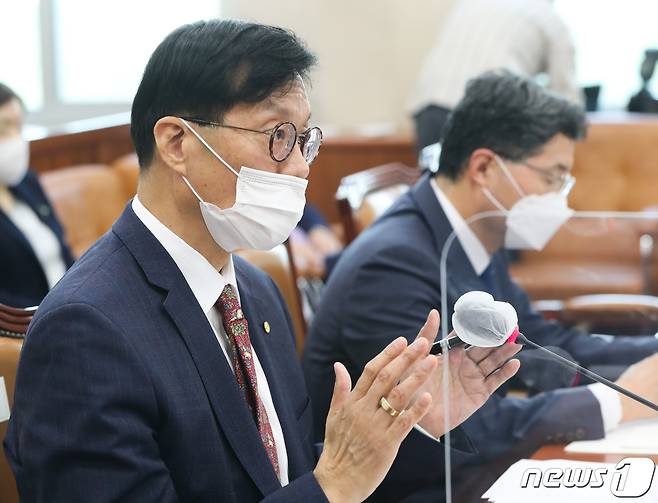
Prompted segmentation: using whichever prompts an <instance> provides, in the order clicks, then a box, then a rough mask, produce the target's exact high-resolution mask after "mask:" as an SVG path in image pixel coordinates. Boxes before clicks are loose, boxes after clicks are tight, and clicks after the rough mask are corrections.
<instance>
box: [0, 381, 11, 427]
mask: <svg viewBox="0 0 658 503" xmlns="http://www.w3.org/2000/svg"><path fill="white" fill-rule="evenodd" d="M8 419H9V400H7V387H6V386H5V378H4V377H0V423H2V422H4V421H7V420H8Z"/></svg>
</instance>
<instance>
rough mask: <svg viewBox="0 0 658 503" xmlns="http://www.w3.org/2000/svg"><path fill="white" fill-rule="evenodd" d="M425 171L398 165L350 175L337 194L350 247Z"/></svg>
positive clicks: (394, 164) (344, 230) (377, 167)
mask: <svg viewBox="0 0 658 503" xmlns="http://www.w3.org/2000/svg"><path fill="white" fill-rule="evenodd" d="M420 175H421V172H420V171H419V170H418V169H417V168H411V167H409V166H406V165H404V164H401V163H398V162H394V163H390V164H384V165H382V166H376V167H374V168H370V169H366V170H364V171H360V172H358V173H354V174H352V175H349V176H346V177H345V178H343V179H342V180H341V181H340V185H339V186H338V190H337V191H336V201H337V203H338V213H339V214H340V218H341V221H342V224H343V236H344V240H345V243H346V244H349V243H351V242H352V241H354V239H355V238H356V236H358V234H359V233H360V232H361V231H362V230H363V229H365V228H366V227H368V226H369V225H370V224H371V223H372V222H374V221H375V220H376V219H377V218H378V217H379V216H380V215H381V214H382V213H384V212H385V211H386V210H387V209H388V208H389V207H390V206H391V204H393V202H394V201H395V200H396V199H397V198H398V197H400V195H402V194H403V193H404V192H406V191H407V190H408V189H409V187H410V186H412V185H413V184H414V183H416V181H418V179H419V178H420Z"/></svg>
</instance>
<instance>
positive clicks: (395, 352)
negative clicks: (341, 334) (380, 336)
mask: <svg viewBox="0 0 658 503" xmlns="http://www.w3.org/2000/svg"><path fill="white" fill-rule="evenodd" d="M406 347H407V340H406V339H405V338H404V337H398V338H397V339H395V340H394V341H393V342H391V343H390V344H389V345H388V346H386V348H385V349H384V350H383V351H382V352H381V353H379V354H378V355H377V356H375V357H374V358H373V359H372V360H370V361H369V362H368V363H367V364H366V366H365V368H364V369H363V373H362V374H361V377H359V380H358V381H357V382H356V386H354V392H353V393H354V398H355V399H357V400H358V399H359V398H361V397H363V396H364V395H365V394H366V393H367V392H368V390H369V389H370V388H371V386H372V383H373V381H374V380H375V378H376V377H377V375H378V374H379V372H380V371H381V370H382V369H383V368H384V367H385V366H386V365H388V364H389V363H390V362H392V361H393V360H394V359H395V358H396V357H397V356H399V355H400V353H402V352H403V351H404V349H405V348H406Z"/></svg>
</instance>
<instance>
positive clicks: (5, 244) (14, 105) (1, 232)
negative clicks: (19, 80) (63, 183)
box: [0, 83, 73, 307]
mask: <svg viewBox="0 0 658 503" xmlns="http://www.w3.org/2000/svg"><path fill="white" fill-rule="evenodd" d="M23 114H24V109H23V102H22V101H21V99H20V98H19V97H18V95H17V94H16V93H15V92H14V91H13V90H12V89H10V88H9V87H7V86H6V85H4V84H2V83H0V303H2V304H6V305H9V306H13V307H30V306H36V305H38V304H39V303H40V302H41V301H42V300H43V298H44V297H45V296H46V294H47V293H48V290H50V288H51V287H52V286H53V285H54V284H55V283H57V281H59V279H60V278H61V277H62V276H63V275H64V273H65V272H66V270H67V269H68V268H69V267H71V264H73V257H72V256H71V251H70V250H69V247H68V245H67V244H66V241H65V239H64V230H63V229H62V226H61V224H60V223H59V221H58V220H57V217H56V215H55V212H54V211H53V208H52V206H51V205H50V202H49V201H48V198H47V197H46V194H45V193H44V191H43V188H42V187H41V184H40V183H39V179H38V178H37V176H36V175H35V174H34V173H32V172H30V171H29V170H28V162H29V145H28V142H27V141H26V140H25V139H24V138H22V136H21V133H22V129H23Z"/></svg>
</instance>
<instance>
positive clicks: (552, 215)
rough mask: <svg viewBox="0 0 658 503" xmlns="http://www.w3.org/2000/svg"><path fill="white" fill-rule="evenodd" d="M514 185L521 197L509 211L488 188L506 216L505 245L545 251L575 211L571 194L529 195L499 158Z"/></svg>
mask: <svg viewBox="0 0 658 503" xmlns="http://www.w3.org/2000/svg"><path fill="white" fill-rule="evenodd" d="M495 159H496V162H497V163H498V166H500V169H502V170H503V172H504V173H505V175H506V176H507V178H508V179H509V181H510V183H511V184H512V186H513V187H514V188H515V189H516V191H517V192H518V193H519V195H520V196H521V199H519V200H518V201H517V202H516V203H515V204H514V205H513V206H512V207H511V208H510V209H509V210H507V209H505V208H504V207H503V205H502V204H500V202H499V201H498V200H497V199H496V198H495V197H494V196H493V194H491V192H490V191H489V190H488V189H487V188H486V187H485V188H483V189H482V192H483V193H484V195H485V196H486V197H487V199H489V201H490V202H491V204H493V205H494V206H495V207H496V208H498V209H499V210H500V211H501V212H502V213H503V214H505V216H506V220H505V225H506V231H505V248H509V249H517V250H537V251H539V250H542V249H543V248H544V247H545V246H546V243H548V242H549V241H550V239H551V238H552V237H553V236H554V235H555V233H556V232H557V231H558V230H559V228H560V227H561V226H562V225H563V224H564V222H566V221H567V220H569V218H571V216H572V215H573V214H574V211H573V210H572V209H571V208H569V206H568V204H567V196H566V194H564V193H561V192H548V193H546V194H541V195H536V194H532V195H529V196H527V195H525V194H524V193H523V191H522V190H521V187H519V184H518V183H517V182H516V180H514V178H513V177H512V175H511V173H510V172H509V170H508V169H507V166H505V164H504V163H503V161H502V160H501V159H500V158H499V157H498V156H496V157H495Z"/></svg>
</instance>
